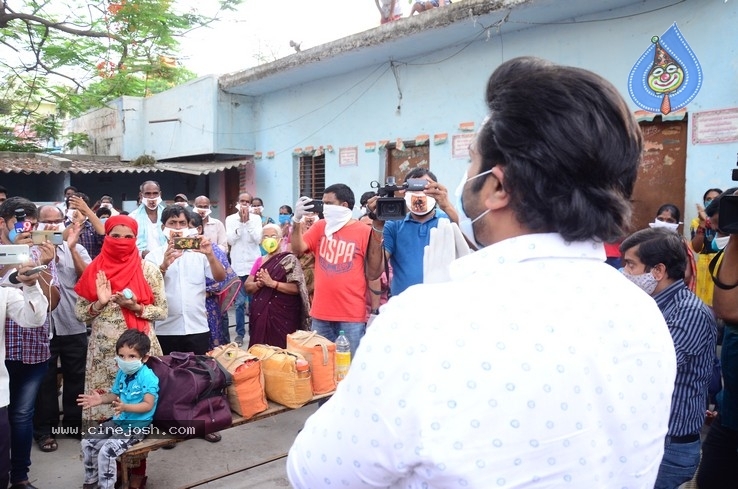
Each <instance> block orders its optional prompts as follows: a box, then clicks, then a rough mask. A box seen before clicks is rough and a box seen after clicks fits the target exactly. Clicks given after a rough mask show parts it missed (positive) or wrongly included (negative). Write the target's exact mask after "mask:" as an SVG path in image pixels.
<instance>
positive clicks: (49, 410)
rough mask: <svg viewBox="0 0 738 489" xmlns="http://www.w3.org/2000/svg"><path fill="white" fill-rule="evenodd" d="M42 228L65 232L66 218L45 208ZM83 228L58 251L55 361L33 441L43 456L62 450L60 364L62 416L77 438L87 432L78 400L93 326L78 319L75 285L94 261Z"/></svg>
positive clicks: (70, 231) (75, 227)
mask: <svg viewBox="0 0 738 489" xmlns="http://www.w3.org/2000/svg"><path fill="white" fill-rule="evenodd" d="M38 228H43V230H46V231H56V230H62V229H63V228H64V214H63V213H62V212H61V210H60V209H59V208H58V207H56V206H53V205H44V206H41V207H40V208H39V211H38ZM82 229H83V225H82V223H79V222H75V223H73V224H72V225H70V226H69V227H68V228H67V229H66V232H65V234H66V239H65V240H64V242H63V243H62V244H61V245H58V246H57V247H56V256H55V263H56V271H57V276H58V277H59V285H60V287H59V295H60V298H59V305H58V306H57V307H56V309H54V310H53V311H52V312H51V331H52V334H53V336H52V338H51V341H50V343H49V349H50V354H51V357H50V358H49V369H48V370H47V371H46V375H45V376H44V378H43V380H42V382H41V386H40V388H39V392H38V396H37V397H36V410H35V414H34V420H33V425H34V426H33V437H34V438H35V440H36V443H37V444H38V447H39V449H40V450H41V451H42V452H53V451H56V449H57V447H58V445H57V442H56V439H55V436H54V433H53V431H52V430H53V429H55V428H58V426H59V414H60V413H59V400H58V391H57V368H56V367H57V363H60V365H61V368H60V369H59V371H58V373H61V375H62V378H63V382H64V390H63V392H62V413H63V414H64V420H63V423H64V427H65V428H67V429H69V430H70V431H69V432H68V433H69V434H71V435H73V436H74V435H79V434H80V433H81V432H82V431H81V430H82V426H81V425H82V408H81V407H79V406H78V405H77V396H78V395H79V394H82V392H83V391H84V387H85V362H86V360H87V326H86V325H85V323H83V322H82V321H80V320H79V319H77V316H76V314H75V312H74V307H75V304H76V303H77V293H76V292H75V291H74V286H75V284H76V283H77V280H79V277H80V276H81V275H82V272H83V271H84V270H85V268H87V265H88V264H89V263H90V262H91V261H92V258H90V255H89V253H88V252H87V250H86V249H85V247H84V246H82V245H81V244H79V242H78V241H79V237H80V233H81V231H82Z"/></svg>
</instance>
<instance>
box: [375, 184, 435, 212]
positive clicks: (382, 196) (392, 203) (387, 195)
mask: <svg viewBox="0 0 738 489" xmlns="http://www.w3.org/2000/svg"><path fill="white" fill-rule="evenodd" d="M427 184H428V181H427V180H425V179H423V178H409V179H408V180H407V181H406V182H405V183H403V184H402V185H397V182H396V180H395V177H387V183H385V184H384V186H381V185H380V184H379V182H377V181H376V180H375V181H373V182H372V183H371V184H370V186H371V188H373V189H376V192H377V195H378V196H379V199H377V209H376V210H375V211H374V214H375V215H376V218H377V219H378V220H380V221H391V220H397V219H404V217H405V199H403V198H400V197H395V192H399V191H400V190H407V191H409V192H420V191H422V190H423V189H425V186H426V185H427Z"/></svg>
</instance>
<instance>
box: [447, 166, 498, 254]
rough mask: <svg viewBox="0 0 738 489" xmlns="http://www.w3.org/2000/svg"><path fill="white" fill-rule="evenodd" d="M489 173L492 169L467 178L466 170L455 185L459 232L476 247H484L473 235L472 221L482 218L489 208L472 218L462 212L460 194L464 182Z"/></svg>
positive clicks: (462, 205) (464, 184)
mask: <svg viewBox="0 0 738 489" xmlns="http://www.w3.org/2000/svg"><path fill="white" fill-rule="evenodd" d="M489 173H492V169H491V168H490V169H489V170H487V171H485V172H482V173H479V174H478V175H474V176H473V177H471V178H469V171H468V170H467V171H466V172H465V173H464V176H463V177H462V178H461V182H460V183H459V186H458V187H456V192H455V196H456V212H457V213H458V214H459V229H461V232H462V233H463V234H464V236H466V239H468V240H469V241H470V242H472V243H474V245H475V246H476V247H477V248H478V249H481V248H484V245H482V244H480V243H479V241H477V237H476V236H475V235H474V223H475V222H477V221H478V220H480V219H481V218H483V217H484V216H486V215H487V213H488V212H489V209H487V210H485V211H484V212H482V213H481V214H479V215H478V216H477V217H475V218H474V219H472V218H470V217H469V216H467V215H466V212H464V202H463V200H462V196H463V194H464V187H466V184H467V183H468V182H471V181H472V180H474V179H475V178H479V177H482V176H484V175H487V174H489Z"/></svg>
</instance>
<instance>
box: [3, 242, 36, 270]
mask: <svg viewBox="0 0 738 489" xmlns="http://www.w3.org/2000/svg"><path fill="white" fill-rule="evenodd" d="M30 257H31V249H30V248H29V246H28V245H24V244H21V245H0V265H15V264H18V263H23V262H27V261H28V260H29V259H30Z"/></svg>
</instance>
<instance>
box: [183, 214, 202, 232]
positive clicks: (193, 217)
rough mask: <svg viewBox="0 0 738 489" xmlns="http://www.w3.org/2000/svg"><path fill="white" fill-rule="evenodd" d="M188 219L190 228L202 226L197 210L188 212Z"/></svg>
mask: <svg viewBox="0 0 738 489" xmlns="http://www.w3.org/2000/svg"><path fill="white" fill-rule="evenodd" d="M189 215H190V219H189V221H187V222H188V223H189V225H190V227H192V228H199V227H200V226H202V216H201V215H200V214H198V213H197V212H190V213H189Z"/></svg>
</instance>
